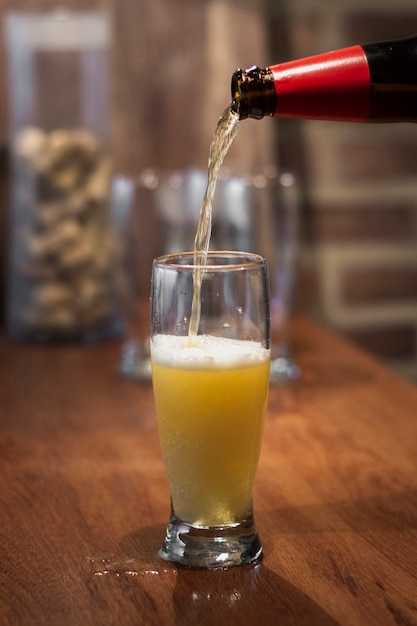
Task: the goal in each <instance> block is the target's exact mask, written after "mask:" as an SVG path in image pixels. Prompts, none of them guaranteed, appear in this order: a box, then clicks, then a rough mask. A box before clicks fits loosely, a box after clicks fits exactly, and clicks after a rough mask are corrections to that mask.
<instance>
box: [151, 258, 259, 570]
mask: <svg viewBox="0 0 417 626" xmlns="http://www.w3.org/2000/svg"><path fill="white" fill-rule="evenodd" d="M193 263H194V258H193V253H180V254H170V255H166V256H163V257H160V258H159V259H157V260H155V261H154V264H153V274H152V297H151V358H152V380H153V390H154V398H155V406H156V413H157V420H158V428H159V435H160V441H161V447H162V453H163V456H164V461H165V465H166V469H167V474H168V480H169V485H170V492H171V507H172V510H171V519H170V521H169V524H168V528H167V530H166V535H165V540H164V543H163V547H162V550H161V552H160V554H161V556H162V557H163V558H164V559H166V560H170V561H174V562H179V563H182V564H184V565H187V566H190V567H203V568H211V569H214V568H225V567H230V566H234V565H240V564H243V563H251V562H255V561H257V560H258V559H259V558H260V556H261V553H262V547H261V544H260V540H259V537H258V533H257V530H256V527H255V523H254V516H253V504H252V496H253V486H254V479H255V473H256V469H257V464H258V459H259V454H260V449H261V438H262V432H263V426H264V419H265V411H266V403H267V396H268V385H269V367H270V320H269V318H270V314H269V287H268V285H269V281H268V275H267V264H266V261H265V259H264V258H263V257H261V256H259V255H256V254H248V253H243V252H209V254H208V260H207V265H205V266H204V268H203V270H202V275H201V292H200V307H201V308H200V312H199V322H198V325H197V333H196V334H195V335H190V333H189V326H190V318H191V315H192V301H193V292H194V282H195V277H196V270H201V267H199V268H196V266H194V264H193Z"/></svg>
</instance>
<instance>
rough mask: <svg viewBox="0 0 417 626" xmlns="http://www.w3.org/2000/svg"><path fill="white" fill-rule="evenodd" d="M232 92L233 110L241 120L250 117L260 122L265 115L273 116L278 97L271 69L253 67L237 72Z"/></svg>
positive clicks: (233, 80)
mask: <svg viewBox="0 0 417 626" xmlns="http://www.w3.org/2000/svg"><path fill="white" fill-rule="evenodd" d="M231 91H232V104H231V108H232V110H233V111H234V112H235V113H236V114H237V115H238V116H239V119H240V120H244V119H246V118H248V117H252V118H254V119H257V120H260V119H262V118H263V117H264V116H265V115H273V113H274V111H275V108H276V100H277V96H276V93H275V86H274V77H273V74H272V72H271V70H270V69H268V68H267V69H260V68H259V67H257V66H253V67H251V68H249V69H247V70H241V69H238V70H236V71H235V72H234V74H233V75H232V84H231Z"/></svg>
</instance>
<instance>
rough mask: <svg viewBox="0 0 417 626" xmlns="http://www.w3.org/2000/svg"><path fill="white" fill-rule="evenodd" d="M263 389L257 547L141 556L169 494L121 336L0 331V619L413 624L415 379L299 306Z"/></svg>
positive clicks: (148, 413)
mask: <svg viewBox="0 0 417 626" xmlns="http://www.w3.org/2000/svg"><path fill="white" fill-rule="evenodd" d="M292 330H293V343H294V348H295V354H296V358H297V360H298V363H299V364H300V366H301V368H302V376H301V379H300V380H299V381H297V382H295V383H291V384H289V385H284V386H276V387H273V388H272V389H271V393H270V402H269V412H268V419H267V425H266V432H265V437H264V444H263V451H262V456H261V461H260V466H259V471H258V475H257V482H256V492H255V515H256V521H257V526H258V529H259V531H260V535H261V539H262V542H263V545H264V552H265V557H264V560H263V561H262V563H261V564H259V565H258V566H256V567H240V568H235V569H230V570H227V571H214V572H204V571H192V570H187V569H181V568H178V567H176V566H171V565H170V564H167V563H165V562H163V561H161V560H160V559H159V558H158V556H157V551H158V548H159V546H160V544H161V540H162V537H163V533H164V527H165V524H166V522H167V519H168V515H169V493H168V487H167V481H166V477H165V472H164V466H163V462H162V458H161V454H160V449H159V443H158V436H157V430H156V425H155V415H154V408H153V400H152V391H151V387H150V386H149V385H139V384H135V383H132V382H130V381H127V380H122V379H121V378H120V376H119V375H118V360H119V355H120V343H117V342H115V343H108V344H105V345H100V346H94V347H93V346H91V347H88V346H31V345H24V344H16V343H12V342H10V341H8V340H4V339H3V340H2V341H1V342H0V363H1V377H0V624H1V625H2V626H3V625H13V626H15V625H20V624H22V625H24V626H30V625H32V624H33V625H36V626H44V625H51V626H61V625H64V626H65V625H67V624H68V625H77V626H78V625H80V626H89V625H90V624H97V625H100V626H104V625H107V624H117V625H121V626H129V625H132V626H133V625H135V626H138V625H142V624H143V625H146V626H148V625H153V624H157V625H164V626H165V625H167V626H169V625H171V624H174V625H181V626H183V625H188V624H189V625H197V626H199V625H200V624H203V625H204V624H212V625H213V626H214V625H216V626H219V625H222V624H224V625H225V626H230V625H232V626H233V625H235V624H236V625H239V626H241V625H242V624H243V625H245V624H260V625H261V626H263V625H267V626H268V625H270V624H271V625H272V624H274V625H275V624H277V625H279V626H282V625H285V626H286V625H288V624H294V625H304V624H308V625H309V626H315V625H317V626H327V625H335V624H350V625H352V626H357V625H358V626H362V625H365V626H371V625H375V626H385V625H390V624H393V625H395V624H396V625H404V626H410V625H412V624H417V388H414V387H413V386H411V385H409V384H407V383H406V382H403V381H401V380H399V379H398V378H396V377H395V375H393V374H392V373H390V372H388V371H387V370H386V369H384V367H382V366H381V365H379V364H378V363H376V362H375V361H373V360H372V359H371V358H369V357H368V356H365V355H364V354H362V353H360V352H359V351H357V350H356V349H354V348H353V347H351V346H350V345H348V344H347V343H345V342H344V341H343V340H342V339H340V338H339V337H337V336H334V335H331V334H329V333H328V332H326V331H323V330H321V329H319V328H317V327H316V326H314V325H313V324H311V323H310V322H308V321H307V320H305V319H298V320H295V321H294V324H293V329H292Z"/></svg>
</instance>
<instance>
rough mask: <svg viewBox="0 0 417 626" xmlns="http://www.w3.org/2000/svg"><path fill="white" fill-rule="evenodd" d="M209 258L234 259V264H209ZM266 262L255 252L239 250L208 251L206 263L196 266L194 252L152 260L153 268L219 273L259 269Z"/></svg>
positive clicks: (174, 254)
mask: <svg viewBox="0 0 417 626" xmlns="http://www.w3.org/2000/svg"><path fill="white" fill-rule="evenodd" d="M210 257H212V258H214V257H215V258H219V259H221V258H222V257H223V258H224V259H236V261H235V262H234V263H216V264H214V263H210ZM187 258H189V259H190V261H191V262H190V263H184V262H181V261H183V260H184V259H187ZM266 264H267V261H266V258H265V257H264V256H262V255H261V254H257V253H256V252H243V251H239V250H209V252H208V253H207V263H206V264H204V265H200V264H198V265H196V264H195V263H194V252H191V251H186V252H171V253H169V254H163V255H162V256H159V257H157V258H156V259H155V260H154V266H156V267H166V268H169V269H175V270H182V271H194V270H195V269H196V268H200V269H201V268H202V269H203V270H204V271H207V270H208V271H210V272H220V271H225V270H227V271H229V272H230V271H236V270H239V271H241V270H248V269H254V268H259V267H260V266H263V265H266Z"/></svg>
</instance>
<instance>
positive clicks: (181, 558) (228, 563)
mask: <svg viewBox="0 0 417 626" xmlns="http://www.w3.org/2000/svg"><path fill="white" fill-rule="evenodd" d="M159 555H160V556H161V557H162V558H163V559H164V560H165V561H173V562H174V563H180V564H182V565H186V566H187V567H194V568H204V569H224V568H227V567H234V566H236V565H244V564H248V563H256V562H257V561H259V560H260V559H261V557H262V546H261V543H260V540H259V536H258V533H257V530H256V528H255V524H254V519H253V517H251V518H249V519H247V520H245V521H244V522H241V523H239V524H236V525H233V526H224V527H214V528H211V527H204V526H203V527H197V526H192V525H191V524H188V523H187V522H183V521H182V520H181V519H179V518H178V517H177V516H176V515H172V517H171V519H170V521H169V524H168V527H167V530H166V535H165V540H164V544H163V546H162V548H161V550H160V552H159Z"/></svg>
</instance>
